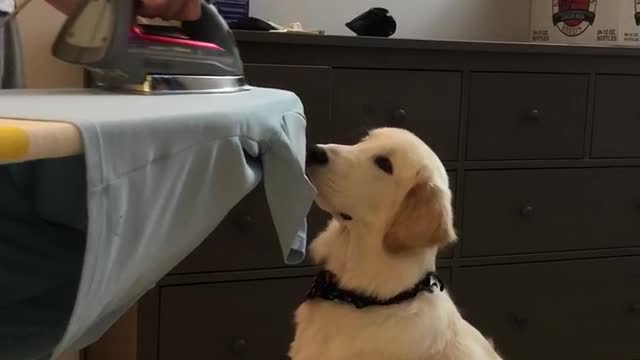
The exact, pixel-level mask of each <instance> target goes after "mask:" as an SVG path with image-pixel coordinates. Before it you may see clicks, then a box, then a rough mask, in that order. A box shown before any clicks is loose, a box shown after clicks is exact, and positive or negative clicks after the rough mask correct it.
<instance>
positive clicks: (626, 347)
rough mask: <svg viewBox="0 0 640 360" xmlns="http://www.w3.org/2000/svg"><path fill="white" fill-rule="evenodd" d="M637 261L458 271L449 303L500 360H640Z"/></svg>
mask: <svg viewBox="0 0 640 360" xmlns="http://www.w3.org/2000/svg"><path fill="white" fill-rule="evenodd" d="M638 284H640V257H637V256H636V257H625V258H612V259H601V260H579V261H567V262H550V263H537V264H519V265H501V266H487V267H478V268H462V269H460V270H459V271H458V272H457V273H456V276H455V289H454V291H453V297H454V299H455V301H456V303H457V304H458V306H459V307H460V309H461V311H462V312H463V314H464V316H465V317H466V318H467V319H468V320H469V321H470V323H471V324H473V325H474V326H477V327H478V329H480V330H481V331H482V333H483V334H484V335H485V336H487V337H491V338H493V339H494V340H495V343H496V346H497V348H498V350H499V351H500V352H501V353H502V355H503V356H504V358H505V359H519V360H527V359H531V360H539V359H580V360H591V359H592V360H603V359H621V360H622V359H626V360H634V359H640V343H639V342H638V334H640V286H638Z"/></svg>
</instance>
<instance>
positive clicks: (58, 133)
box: [0, 117, 84, 164]
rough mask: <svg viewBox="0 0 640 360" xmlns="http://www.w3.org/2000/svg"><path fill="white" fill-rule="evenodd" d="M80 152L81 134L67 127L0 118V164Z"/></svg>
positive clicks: (51, 122) (69, 126)
mask: <svg viewBox="0 0 640 360" xmlns="http://www.w3.org/2000/svg"><path fill="white" fill-rule="evenodd" d="M83 152H84V149H83V145H82V136H81V134H80V131H79V130H78V129H77V128H76V127H75V126H74V125H72V124H70V123H66V122H62V121H42V120H36V119H29V120H21V119H10V118H4V117H0V164H10V163H19V162H25V161H31V160H39V159H49V158H60V157H66V156H73V155H79V154H82V153H83Z"/></svg>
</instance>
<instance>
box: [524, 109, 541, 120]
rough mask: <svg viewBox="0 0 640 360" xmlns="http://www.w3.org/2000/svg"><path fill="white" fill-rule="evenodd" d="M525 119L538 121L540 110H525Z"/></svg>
mask: <svg viewBox="0 0 640 360" xmlns="http://www.w3.org/2000/svg"><path fill="white" fill-rule="evenodd" d="M527 120H529V121H538V120H540V110H538V109H531V110H529V111H528V112H527Z"/></svg>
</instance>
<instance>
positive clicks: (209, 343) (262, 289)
mask: <svg viewBox="0 0 640 360" xmlns="http://www.w3.org/2000/svg"><path fill="white" fill-rule="evenodd" d="M312 281H313V279H312V278H291V279H277V280H258V281H248V282H230V283H213V284H202V285H185V286H175V287H165V288H162V289H161V293H160V318H159V329H160V331H159V350H158V353H159V356H158V358H159V360H176V359H221V360H222V359H264V360H280V359H282V360H284V359H286V358H287V357H286V355H287V352H288V348H289V344H290V342H291V340H292V338H293V331H294V327H293V312H294V310H295V308H296V307H297V306H298V305H299V304H300V302H301V301H302V300H303V297H304V295H305V293H306V291H307V289H308V288H309V286H310V285H311V282H312Z"/></svg>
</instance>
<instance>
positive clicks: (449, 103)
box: [331, 69, 462, 160]
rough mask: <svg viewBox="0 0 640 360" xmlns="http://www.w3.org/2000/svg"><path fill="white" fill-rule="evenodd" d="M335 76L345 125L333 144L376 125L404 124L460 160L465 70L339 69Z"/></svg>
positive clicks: (444, 155) (338, 111)
mask: <svg viewBox="0 0 640 360" xmlns="http://www.w3.org/2000/svg"><path fill="white" fill-rule="evenodd" d="M333 77H334V79H333V118H334V119H335V120H336V121H338V122H339V123H340V125H341V129H340V131H336V132H334V133H333V134H332V136H331V141H332V142H338V143H341V142H342V143H344V142H346V143H351V142H354V141H357V140H359V139H360V138H361V137H362V136H364V135H365V134H366V131H367V130H370V129H372V128H376V127H382V126H393V127H402V128H406V129H409V130H411V131H413V132H414V133H415V134H416V135H418V136H420V137H421V138H422V139H423V140H424V141H425V142H426V143H427V144H429V146H431V147H432V148H433V150H434V151H435V152H436V153H437V154H438V156H440V158H441V159H442V160H455V159H456V158H457V153H458V124H459V121H460V96H461V81H462V78H461V74H460V73H456V72H437V71H434V72H431V71H394V70H345V69H334V70H333Z"/></svg>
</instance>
